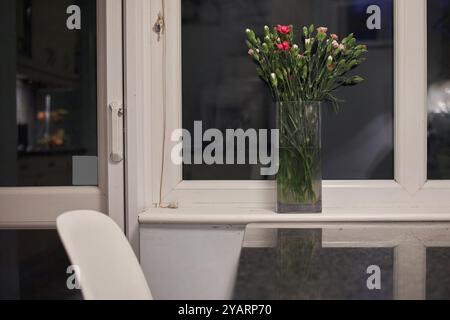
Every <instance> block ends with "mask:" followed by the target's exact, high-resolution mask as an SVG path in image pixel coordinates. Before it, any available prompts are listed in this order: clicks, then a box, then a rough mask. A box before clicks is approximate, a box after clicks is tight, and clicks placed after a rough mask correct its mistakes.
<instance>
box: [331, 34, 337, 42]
mask: <svg viewBox="0 0 450 320" xmlns="http://www.w3.org/2000/svg"><path fill="white" fill-rule="evenodd" d="M330 37H331V39H333V40H335V41H338V40H339V37H338V36H337V34H334V33H332V34H331V35H330Z"/></svg>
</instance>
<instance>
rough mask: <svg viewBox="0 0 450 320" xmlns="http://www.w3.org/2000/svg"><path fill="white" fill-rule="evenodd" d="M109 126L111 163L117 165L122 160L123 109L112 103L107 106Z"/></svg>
mask: <svg viewBox="0 0 450 320" xmlns="http://www.w3.org/2000/svg"><path fill="white" fill-rule="evenodd" d="M109 110H110V125H111V139H110V140H111V142H110V143H111V153H110V158H111V161H113V162H115V163H118V162H121V161H122V160H123V107H122V106H121V105H120V104H119V103H117V102H112V103H111V104H110V105H109Z"/></svg>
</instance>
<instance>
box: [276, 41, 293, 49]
mask: <svg viewBox="0 0 450 320" xmlns="http://www.w3.org/2000/svg"><path fill="white" fill-rule="evenodd" d="M277 48H278V49H280V50H281V51H288V50H289V49H290V48H291V45H290V44H289V42H287V41H283V42H282V43H277Z"/></svg>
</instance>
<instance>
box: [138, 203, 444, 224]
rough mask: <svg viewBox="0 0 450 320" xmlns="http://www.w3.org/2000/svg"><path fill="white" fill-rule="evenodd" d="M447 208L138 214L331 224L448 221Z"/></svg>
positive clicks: (154, 218)
mask: <svg viewBox="0 0 450 320" xmlns="http://www.w3.org/2000/svg"><path fill="white" fill-rule="evenodd" d="M449 221H450V210H449V209H446V208H430V209H424V208H420V209H419V208H398V209H392V208H386V209H380V208H377V209H367V208H349V209H324V212H323V213H322V214H277V213H275V212H273V211H272V210H269V209H252V208H242V209H241V208H225V207H221V208H217V207H198V208H180V209H149V210H147V211H146V212H144V213H141V214H140V215H139V223H140V224H141V225H145V224H244V225H246V224H250V223H280V222H281V223H286V222H287V223H290V222H292V223H298V222H301V223H321V222H323V223H325V222H326V223H330V222H331V223H333V222H337V223H338V222H449Z"/></svg>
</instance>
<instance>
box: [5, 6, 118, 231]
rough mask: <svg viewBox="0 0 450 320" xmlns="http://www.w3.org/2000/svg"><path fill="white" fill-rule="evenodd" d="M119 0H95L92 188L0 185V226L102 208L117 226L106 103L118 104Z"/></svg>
mask: <svg viewBox="0 0 450 320" xmlns="http://www.w3.org/2000/svg"><path fill="white" fill-rule="evenodd" d="M122 53H123V43H122V0H98V1H97V119H98V120H97V139H98V182H99V184H98V187H11V188H0V228H14V229H16V228H54V227H55V225H56V223H55V222H56V218H57V217H58V216H59V215H60V214H62V213H64V212H65V211H69V210H74V209H78V210H81V209H86V210H98V211H101V212H104V213H107V214H108V215H109V216H110V217H111V218H113V219H114V220H115V222H116V223H117V224H118V225H119V226H120V227H121V228H122V229H124V228H125V221H124V220H125V219H124V216H125V214H124V210H125V205H124V165H123V162H121V163H113V162H112V161H111V159H110V158H109V154H110V138H109V137H111V134H110V131H111V124H110V122H109V121H108V115H109V114H108V112H109V110H108V109H109V108H108V104H109V103H110V102H113V101H115V102H117V103H119V104H122V103H123V54H122Z"/></svg>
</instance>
